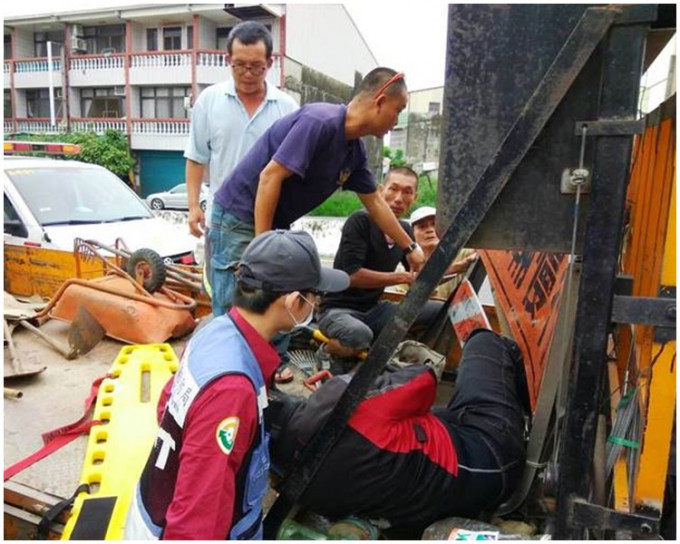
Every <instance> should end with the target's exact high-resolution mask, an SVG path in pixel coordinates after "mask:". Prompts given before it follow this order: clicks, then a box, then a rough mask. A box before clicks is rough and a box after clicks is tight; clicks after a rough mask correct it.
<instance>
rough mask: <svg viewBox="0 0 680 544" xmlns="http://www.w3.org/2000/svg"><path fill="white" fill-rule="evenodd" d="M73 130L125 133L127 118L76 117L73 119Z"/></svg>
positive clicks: (97, 132)
mask: <svg viewBox="0 0 680 544" xmlns="http://www.w3.org/2000/svg"><path fill="white" fill-rule="evenodd" d="M71 130H72V131H74V132H95V133H96V134H104V133H105V132H106V131H107V130H117V131H119V132H122V133H125V132H126V131H127V128H126V126H125V119H111V118H96V119H95V118H74V119H71Z"/></svg>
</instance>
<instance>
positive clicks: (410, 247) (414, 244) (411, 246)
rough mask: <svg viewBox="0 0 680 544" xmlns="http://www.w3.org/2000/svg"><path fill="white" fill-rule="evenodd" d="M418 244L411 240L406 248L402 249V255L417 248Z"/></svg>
mask: <svg viewBox="0 0 680 544" xmlns="http://www.w3.org/2000/svg"><path fill="white" fill-rule="evenodd" d="M419 247H420V246H419V245H418V244H416V243H415V242H411V243H410V244H409V245H408V247H407V248H406V249H404V255H409V254H411V253H412V252H413V251H414V250H415V249H417V248H419Z"/></svg>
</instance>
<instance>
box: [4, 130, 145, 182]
mask: <svg viewBox="0 0 680 544" xmlns="http://www.w3.org/2000/svg"><path fill="white" fill-rule="evenodd" d="M15 139H17V140H31V141H37V142H66V143H70V144H78V145H80V147H81V152H80V154H78V155H68V156H55V158H60V159H75V160H79V161H82V162H88V163H91V164H98V165H100V166H103V167H104V168H106V169H108V170H110V171H111V172H113V173H114V174H116V175H117V176H118V177H119V178H121V179H122V180H124V181H125V182H127V183H129V174H130V172H131V170H132V169H133V168H134V166H135V159H134V158H133V157H132V155H131V154H130V149H129V148H128V142H127V138H126V137H125V135H124V134H123V133H122V132H119V131H117V130H107V131H106V132H105V133H104V134H102V135H98V134H96V133H94V132H69V133H64V134H29V135H25V136H24V135H18V137H17V138H15ZM35 155H38V156H51V155H48V154H47V153H35Z"/></svg>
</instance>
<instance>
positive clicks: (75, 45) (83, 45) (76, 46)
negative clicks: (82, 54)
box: [71, 36, 87, 51]
mask: <svg viewBox="0 0 680 544" xmlns="http://www.w3.org/2000/svg"><path fill="white" fill-rule="evenodd" d="M71 49H72V50H73V51H87V42H86V41H85V40H83V39H82V38H76V37H75V36H73V37H71Z"/></svg>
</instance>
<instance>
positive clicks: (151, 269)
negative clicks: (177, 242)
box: [125, 248, 167, 293]
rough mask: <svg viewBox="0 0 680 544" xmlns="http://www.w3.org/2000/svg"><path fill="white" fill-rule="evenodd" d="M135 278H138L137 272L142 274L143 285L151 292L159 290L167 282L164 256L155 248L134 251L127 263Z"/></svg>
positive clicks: (127, 267)
mask: <svg viewBox="0 0 680 544" xmlns="http://www.w3.org/2000/svg"><path fill="white" fill-rule="evenodd" d="M125 270H126V271H127V273H128V274H130V276H132V278H133V279H136V278H137V272H139V273H141V274H142V277H143V280H142V285H143V286H144V289H146V290H147V291H148V292H149V293H153V292H155V291H158V290H159V289H160V288H161V287H162V286H163V284H164V283H165V278H166V276H167V272H166V270H165V263H163V258H162V257H161V256H160V255H159V254H158V253H156V252H155V251H154V250H153V249H148V248H141V249H138V250H137V251H134V252H133V253H132V255H130V258H129V259H128V261H127V264H126V265H125Z"/></svg>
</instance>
